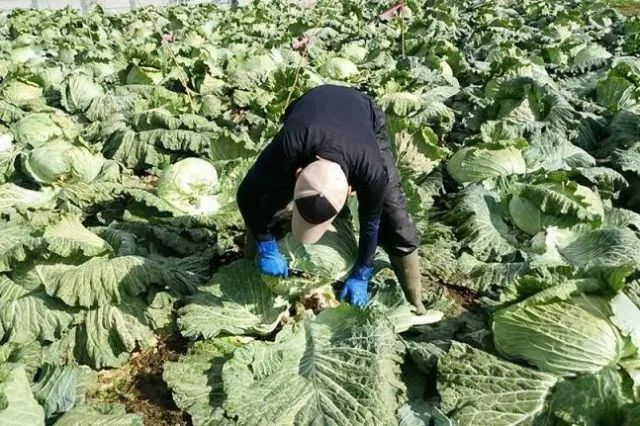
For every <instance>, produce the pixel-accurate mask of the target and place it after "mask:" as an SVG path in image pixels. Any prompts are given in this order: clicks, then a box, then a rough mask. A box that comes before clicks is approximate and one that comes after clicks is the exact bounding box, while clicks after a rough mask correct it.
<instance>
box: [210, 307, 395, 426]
mask: <svg viewBox="0 0 640 426" xmlns="http://www.w3.org/2000/svg"><path fill="white" fill-rule="evenodd" d="M371 315H372V314H371V311H360V310H357V309H356V308H353V307H349V306H341V307H340V308H336V309H328V310H325V311H323V312H321V313H320V315H318V317H317V318H316V319H314V320H307V321H305V322H303V323H302V324H300V325H298V326H297V327H296V326H286V327H285V328H284V329H283V330H282V331H281V332H280V333H279V334H278V336H277V338H276V341H275V342H252V343H249V344H248V345H247V346H245V347H243V348H240V349H238V350H236V351H235V352H234V354H233V358H231V360H229V361H228V362H227V363H226V364H225V365H224V367H223V370H222V379H223V383H224V389H225V393H226V394H227V399H226V400H225V402H224V408H225V410H226V411H227V413H228V414H229V415H231V416H238V420H239V423H240V424H247V425H257V424H277V425H290V424H296V425H307V424H310V423H315V424H335V425H362V424H368V425H393V424H395V423H396V419H395V413H396V410H397V409H398V407H399V401H398V397H399V396H400V395H401V392H402V387H401V384H400V383H399V382H398V381H397V375H398V373H399V367H398V365H397V362H399V361H400V359H399V358H398V353H397V346H396V340H395V335H394V334H393V332H392V331H391V330H389V328H388V327H387V325H386V322H385V321H384V319H382V320H380V319H376V318H375V317H372V316H371Z"/></svg>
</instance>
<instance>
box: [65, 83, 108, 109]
mask: <svg viewBox="0 0 640 426" xmlns="http://www.w3.org/2000/svg"><path fill="white" fill-rule="evenodd" d="M61 94H62V100H61V103H62V105H63V106H64V107H65V109H66V110H67V111H69V112H83V111H85V110H86V109H87V108H89V105H91V101H93V99H95V98H97V97H100V96H102V95H104V90H103V89H102V86H100V85H99V84H97V83H95V82H94V81H93V79H92V78H91V77H89V76H87V75H84V74H75V75H71V76H69V77H68V78H67V81H66V84H65V87H64V90H63V91H62V93H61Z"/></svg>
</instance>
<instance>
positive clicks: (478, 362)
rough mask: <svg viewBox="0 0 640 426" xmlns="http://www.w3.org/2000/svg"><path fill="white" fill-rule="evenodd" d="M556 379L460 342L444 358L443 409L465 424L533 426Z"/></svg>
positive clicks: (441, 374) (440, 365) (441, 368)
mask: <svg viewBox="0 0 640 426" xmlns="http://www.w3.org/2000/svg"><path fill="white" fill-rule="evenodd" d="M556 381H557V379H556V377H554V376H552V375H550V374H545V373H541V372H538V371H535V370H532V369H529V368H525V367H521V366H519V365H517V364H512V363H510V362H507V361H503V360H501V359H499V358H497V357H495V356H493V355H490V354H488V353H486V352H482V351H480V350H478V349H475V348H473V347H471V346H468V345H465V344H463V343H458V342H453V343H452V345H451V349H450V350H449V352H448V353H447V354H446V355H445V356H443V357H442V358H440V359H439V360H438V392H439V393H440V397H441V398H442V402H441V404H442V408H443V409H444V411H445V412H453V413H452V416H453V418H454V419H455V420H457V421H458V422H460V425H461V426H464V425H470V426H471V425H477V426H482V425H492V426H515V425H522V426H524V425H532V424H534V421H535V418H536V416H538V415H539V414H541V413H542V411H543V409H544V404H545V400H546V398H547V397H548V396H549V394H550V393H551V388H552V387H553V386H554V385H555V383H556Z"/></svg>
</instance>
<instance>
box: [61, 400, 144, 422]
mask: <svg viewBox="0 0 640 426" xmlns="http://www.w3.org/2000/svg"><path fill="white" fill-rule="evenodd" d="M55 424H56V426H85V425H92V426H143V425H144V422H143V417H142V415H141V414H127V412H126V410H125V408H124V407H121V406H104V407H102V406H98V405H91V406H90V405H81V406H79V407H76V408H74V409H73V410H71V411H69V412H68V413H66V414H65V415H64V416H62V417H60V419H59V420H58V421H57V422H56V423H55Z"/></svg>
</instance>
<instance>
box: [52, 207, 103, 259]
mask: <svg viewBox="0 0 640 426" xmlns="http://www.w3.org/2000/svg"><path fill="white" fill-rule="evenodd" d="M43 237H44V240H45V241H46V242H47V244H48V249H49V250H50V251H52V252H53V253H55V254H57V255H60V256H63V257H67V256H71V255H73V254H74V253H76V252H78V251H79V252H82V253H83V254H84V255H85V256H87V257H92V256H98V255H100V254H103V253H104V252H105V251H110V250H112V249H111V247H110V246H109V244H107V242H106V241H105V240H103V239H102V238H100V237H98V236H97V235H96V234H94V233H93V232H91V231H89V230H88V229H87V228H85V227H84V226H83V225H82V223H81V222H80V219H79V218H77V217H73V216H64V217H63V218H62V219H60V221H59V222H58V223H56V224H53V225H51V226H49V227H47V229H46V230H45V232H44V235H43Z"/></svg>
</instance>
